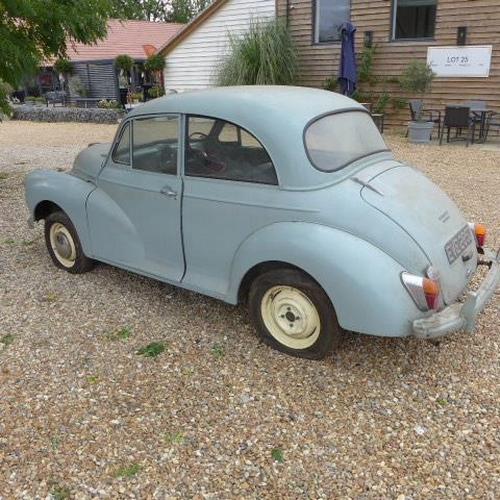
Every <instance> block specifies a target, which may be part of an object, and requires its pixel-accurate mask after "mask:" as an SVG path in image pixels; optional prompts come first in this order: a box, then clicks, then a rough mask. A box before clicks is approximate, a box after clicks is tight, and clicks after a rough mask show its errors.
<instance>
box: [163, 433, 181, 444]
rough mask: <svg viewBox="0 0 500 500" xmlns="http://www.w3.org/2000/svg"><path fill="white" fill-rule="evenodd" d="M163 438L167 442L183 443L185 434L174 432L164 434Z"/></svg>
mask: <svg viewBox="0 0 500 500" xmlns="http://www.w3.org/2000/svg"><path fill="white" fill-rule="evenodd" d="M162 437H163V439H164V440H165V441H166V442H167V443H175V444H177V443H182V442H183V441H184V436H183V435H182V434H181V433H180V432H173V433H172V434H163V436H162Z"/></svg>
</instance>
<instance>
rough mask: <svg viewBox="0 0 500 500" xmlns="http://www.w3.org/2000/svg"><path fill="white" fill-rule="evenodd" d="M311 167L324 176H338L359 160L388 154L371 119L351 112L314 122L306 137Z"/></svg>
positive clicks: (309, 127) (359, 112)
mask: <svg viewBox="0 0 500 500" xmlns="http://www.w3.org/2000/svg"><path fill="white" fill-rule="evenodd" d="M304 141H305V147H306V151H307V154H308V156H309V159H310V160H311V163H312V164H313V165H314V166H315V167H316V168H317V169H318V170H322V171H324V172H334V171H336V170H340V169H341V168H343V167H345V166H346V165H348V164H349V163H352V162H353V161H355V160H358V159H360V158H363V157H365V156H368V155H370V154H373V153H378V152H381V151H387V150H388V147H387V145H386V144H385V142H384V139H382V136H381V135H380V132H379V131H378V129H377V126H376V125H375V123H374V122H373V120H372V118H371V116H370V115H369V114H368V113H366V112H364V111H361V110H360V111H357V110H349V111H343V112H340V113H333V114H331V115H325V116H322V117H320V118H318V119H316V120H315V121H313V122H312V123H311V124H310V125H309V126H308V127H307V129H306V131H305V135H304Z"/></svg>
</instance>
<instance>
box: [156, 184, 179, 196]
mask: <svg viewBox="0 0 500 500" xmlns="http://www.w3.org/2000/svg"><path fill="white" fill-rule="evenodd" d="M160 193H161V194H164V195H165V196H168V197H169V198H177V191H174V190H173V189H172V188H171V187H170V186H168V185H167V186H163V187H162V188H161V189H160Z"/></svg>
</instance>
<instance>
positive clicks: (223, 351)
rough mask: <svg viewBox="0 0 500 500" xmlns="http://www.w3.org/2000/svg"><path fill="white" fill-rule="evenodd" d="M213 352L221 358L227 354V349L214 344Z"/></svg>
mask: <svg viewBox="0 0 500 500" xmlns="http://www.w3.org/2000/svg"><path fill="white" fill-rule="evenodd" d="M211 352H212V354H213V355H214V356H215V357H216V358H221V357H222V356H224V355H225V354H226V348H225V347H224V346H223V345H222V344H214V345H213V346H212V351H211Z"/></svg>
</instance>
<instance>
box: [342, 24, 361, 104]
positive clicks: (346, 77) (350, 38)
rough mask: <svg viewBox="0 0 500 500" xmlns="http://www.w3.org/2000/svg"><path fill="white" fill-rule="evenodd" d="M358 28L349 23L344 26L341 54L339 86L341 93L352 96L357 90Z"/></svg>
mask: <svg viewBox="0 0 500 500" xmlns="http://www.w3.org/2000/svg"><path fill="white" fill-rule="evenodd" d="M355 31H356V26H355V25H354V24H353V23H351V22H347V23H344V24H343V25H342V28H341V34H342V47H341V52H340V66H339V84H340V92H341V93H342V94H344V95H352V94H353V93H354V91H355V90H356V75H357V71H356V54H355V52H354V32H355Z"/></svg>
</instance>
